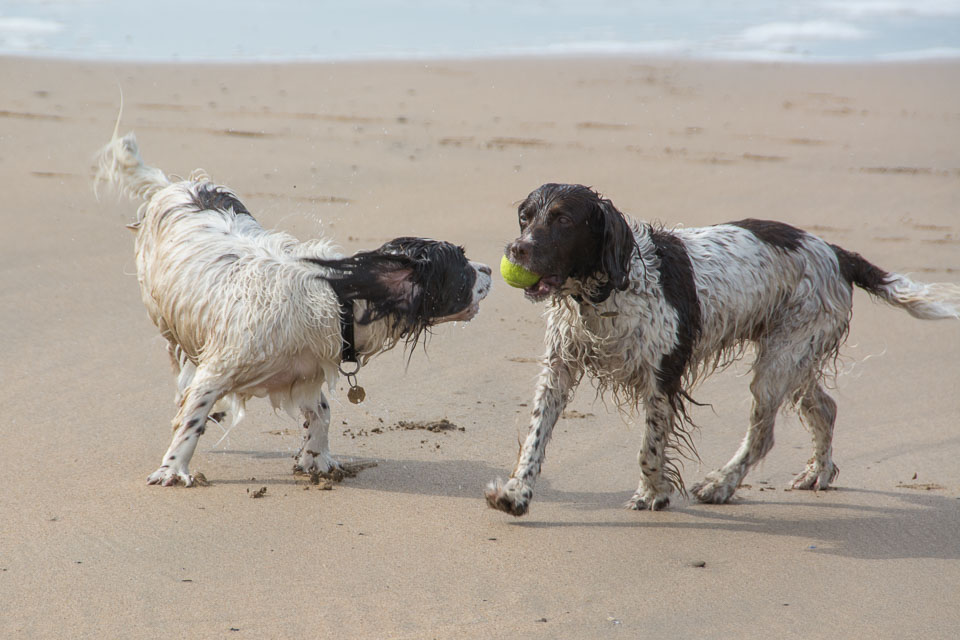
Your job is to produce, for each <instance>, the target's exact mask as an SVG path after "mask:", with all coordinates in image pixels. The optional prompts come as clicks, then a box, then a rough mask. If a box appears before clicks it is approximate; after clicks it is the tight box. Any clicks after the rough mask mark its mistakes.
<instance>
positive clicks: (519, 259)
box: [507, 239, 533, 263]
mask: <svg viewBox="0 0 960 640" xmlns="http://www.w3.org/2000/svg"><path fill="white" fill-rule="evenodd" d="M532 249H533V244H532V243H530V242H529V241H527V240H523V239H517V240H514V241H513V242H511V243H510V244H508V245H507V257H508V258H510V260H511V261H513V262H516V263H524V262H526V261H527V260H528V259H529V258H530V253H531V251H532Z"/></svg>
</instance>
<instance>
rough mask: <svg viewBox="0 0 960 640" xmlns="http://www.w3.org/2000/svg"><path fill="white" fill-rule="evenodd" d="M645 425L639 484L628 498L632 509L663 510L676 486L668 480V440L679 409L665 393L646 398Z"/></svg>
mask: <svg viewBox="0 0 960 640" xmlns="http://www.w3.org/2000/svg"><path fill="white" fill-rule="evenodd" d="M646 413H647V417H646V425H645V428H644V431H643V438H642V439H641V442H640V453H639V454H637V462H639V463H640V485H639V486H638V487H637V491H636V493H634V494H633V497H632V498H630V500H629V501H628V502H627V504H626V506H627V508H629V509H635V510H637V511H645V510H647V509H649V510H650V511H660V510H661V509H666V508H667V507H668V506H669V505H670V494H671V493H673V486H672V485H671V484H670V482H669V480H668V475H669V471H668V468H667V467H668V465H670V464H671V463H670V461H669V460H668V458H667V455H666V449H667V444H668V442H669V440H670V438H671V435H672V434H673V425H674V423H675V421H676V412H675V411H674V409H673V406H672V405H671V404H670V400H669V399H668V398H666V397H665V396H660V395H657V396H653V397H651V398H648V399H647V401H646Z"/></svg>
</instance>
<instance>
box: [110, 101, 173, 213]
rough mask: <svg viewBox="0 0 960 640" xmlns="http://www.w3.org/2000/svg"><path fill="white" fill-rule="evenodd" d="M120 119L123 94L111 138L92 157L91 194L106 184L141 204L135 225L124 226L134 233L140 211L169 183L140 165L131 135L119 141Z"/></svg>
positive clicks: (160, 172) (138, 149)
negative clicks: (94, 162)
mask: <svg viewBox="0 0 960 640" xmlns="http://www.w3.org/2000/svg"><path fill="white" fill-rule="evenodd" d="M122 116H123V93H121V94H120V112H119V113H118V114H117V123H116V124H115V125H114V127H113V136H112V137H111V138H110V142H108V143H107V144H106V146H105V147H103V149H101V150H100V153H98V154H97V156H96V159H97V175H96V176H95V177H94V180H93V193H94V195H97V187H98V186H99V185H100V183H101V182H106V183H107V184H110V185H112V186H115V187H116V188H117V189H119V191H120V192H121V193H124V194H126V195H127V196H129V197H130V198H133V199H139V200H143V203H144V204H142V205H141V206H140V209H138V210H137V221H136V222H135V223H134V224H132V225H128V226H129V227H130V228H131V229H136V228H137V227H138V226H139V225H140V219H141V216H142V214H143V207H144V206H145V205H146V203H147V202H148V201H149V200H150V198H152V197H153V194H155V193H156V192H157V191H160V190H161V189H163V188H164V187H166V186H168V185H170V179H169V178H167V176H166V175H164V173H163V171H161V170H160V169H156V168H154V167H148V166H147V165H145V164H144V163H143V158H141V157H140V147H138V146H137V138H136V136H134V135H133V133H132V132H131V133H128V134H127V135H125V136H123V137H122V138H121V137H120V135H119V132H120V118H121V117H122Z"/></svg>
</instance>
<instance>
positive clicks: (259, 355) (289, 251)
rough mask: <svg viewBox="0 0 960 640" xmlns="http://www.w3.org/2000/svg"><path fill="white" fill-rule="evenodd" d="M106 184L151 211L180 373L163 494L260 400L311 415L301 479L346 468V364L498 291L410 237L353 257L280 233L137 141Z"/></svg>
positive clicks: (103, 163)
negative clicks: (339, 411)
mask: <svg viewBox="0 0 960 640" xmlns="http://www.w3.org/2000/svg"><path fill="white" fill-rule="evenodd" d="M99 181H107V182H109V183H112V184H115V185H117V186H119V188H120V189H121V190H122V191H123V192H126V193H127V194H129V195H131V196H132V197H136V198H139V199H141V200H142V201H143V202H142V204H141V205H140V207H139V209H138V211H137V219H136V221H135V222H134V223H133V224H131V225H129V227H130V228H131V229H132V230H133V231H134V233H135V234H136V262H137V278H138V280H139V282H140V292H141V297H142V299H143V302H144V305H145V306H146V308H147V312H148V314H149V315H150V318H151V320H153V322H154V324H155V325H156V326H157V328H158V329H159V330H160V334H161V335H162V336H163V337H164V338H165V339H166V341H167V349H168V352H169V354H170V356H171V359H172V361H173V364H174V368H175V371H176V373H177V394H176V402H177V405H178V411H177V414H176V416H175V417H174V419H173V441H172V442H171V443H170V446H169V448H168V449H167V452H166V454H165V455H164V456H163V460H162V463H161V465H160V467H159V468H158V469H157V470H156V471H154V472H153V473H152V474H150V476H149V477H148V478H147V482H148V483H149V484H159V485H164V486H170V485H176V484H183V485H185V486H190V485H192V484H193V483H194V477H193V476H192V475H190V472H189V469H188V464H189V462H190V458H191V456H192V455H193V452H194V450H195V448H196V446H197V441H198V439H199V437H200V435H201V434H203V432H204V430H205V427H206V423H207V421H208V420H220V419H222V418H223V416H224V413H225V411H224V409H226V408H229V409H230V411H231V412H232V413H233V414H234V422H236V421H238V420H239V419H240V417H241V415H242V413H243V407H244V404H245V402H246V401H247V400H248V399H249V398H251V397H255V396H258V397H263V396H269V398H270V401H271V403H272V404H273V406H274V407H275V408H283V409H284V410H286V411H287V412H288V413H291V414H294V413H295V412H297V411H299V412H300V413H302V415H303V419H304V423H303V426H304V433H303V446H302V447H301V450H300V452H299V454H298V455H297V456H296V463H295V466H294V470H295V471H298V472H305V473H311V474H312V473H330V472H332V471H335V470H337V469H339V468H340V467H341V465H340V464H339V463H338V462H337V461H336V460H335V459H334V458H333V457H332V456H331V455H330V451H329V447H328V434H327V432H328V429H329V425H330V405H329V403H328V401H327V398H326V396H325V394H324V391H323V387H324V386H325V385H326V386H328V387H329V388H330V390H333V388H334V384H335V383H336V381H337V379H338V373H346V372H344V371H343V369H341V365H342V364H343V363H345V362H353V363H356V364H355V366H356V367H357V368H359V367H360V366H362V365H365V364H366V363H367V362H368V361H369V360H370V358H372V357H373V356H375V355H376V354H378V353H382V352H383V351H386V350H388V349H391V348H392V347H394V346H395V345H397V344H398V343H399V342H405V343H406V344H407V346H408V348H410V349H411V350H412V349H413V348H414V347H415V346H416V344H417V343H418V341H419V340H420V339H421V338H422V337H423V336H424V334H425V332H428V331H429V330H430V328H431V327H433V326H434V325H437V324H440V323H443V322H452V321H464V322H465V321H469V320H470V319H471V318H473V317H474V316H475V315H476V313H477V311H478V309H479V304H480V301H481V300H483V298H484V297H485V296H486V295H487V293H488V292H489V290H490V284H491V278H490V268H489V267H487V266H486V265H483V264H479V263H476V262H471V261H469V260H468V259H467V258H466V256H465V255H464V251H463V249H462V248H461V247H458V246H455V245H452V244H450V243H447V242H438V241H434V240H428V239H424V238H411V237H403V238H397V239H395V240H392V241H390V242H387V243H386V244H384V245H383V246H381V247H380V248H378V249H376V250H373V251H362V252H360V253H357V254H355V255H353V256H342V255H340V254H339V252H338V251H337V250H336V249H335V247H334V245H333V243H332V242H331V241H330V240H329V239H318V240H311V241H307V242H300V241H299V240H297V239H296V238H294V237H293V236H291V235H289V234H286V233H282V232H279V231H269V230H266V229H264V228H263V227H261V226H260V225H259V224H258V223H257V221H256V220H254V218H253V216H252V215H251V214H250V212H249V211H248V210H247V208H246V207H245V206H244V205H243V204H242V203H241V202H240V200H239V198H237V196H236V195H235V194H234V193H233V192H232V191H231V190H230V189H228V188H226V187H223V186H219V185H216V184H214V183H213V182H211V181H210V180H209V178H207V176H206V175H204V174H203V173H202V172H194V174H193V175H191V176H190V177H189V178H188V179H186V180H176V179H171V178H169V177H167V176H166V175H165V174H164V173H163V172H162V171H160V170H159V169H155V168H152V167H148V166H146V165H145V164H144V163H143V160H142V159H141V157H140V151H139V148H138V146H137V143H136V139H135V138H134V137H133V135H132V134H130V135H127V136H125V137H123V138H120V137H117V136H116V134H114V138H113V139H112V140H111V141H110V143H109V144H107V145H106V146H105V147H104V149H103V150H102V151H101V153H100V156H99V172H98V182H99ZM349 366H351V365H348V367H349ZM354 373H355V371H353V372H350V373H349V374H347V375H348V380H349V379H351V376H352V375H353V374H354ZM357 388H358V387H356V386H354V387H353V389H352V390H356V389H357ZM215 406H217V407H218V408H217V409H216V410H215V409H214V407H215Z"/></svg>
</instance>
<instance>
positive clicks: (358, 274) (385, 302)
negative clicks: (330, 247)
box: [306, 251, 419, 324]
mask: <svg viewBox="0 0 960 640" xmlns="http://www.w3.org/2000/svg"><path fill="white" fill-rule="evenodd" d="M306 260H307V261H309V262H313V263H314V264H318V265H320V266H322V267H326V268H328V269H331V271H332V272H331V273H329V274H325V275H324V276H322V277H323V278H324V279H326V280H327V281H328V282H330V286H332V287H333V290H334V292H336V294H337V297H338V298H340V300H341V301H344V302H346V301H350V300H366V301H367V302H368V303H369V304H368V306H367V311H366V313H365V314H364V316H363V317H362V318H360V319H358V321H359V322H360V323H361V324H366V323H368V322H371V321H373V320H377V319H379V318H382V317H384V316H388V315H393V316H394V317H396V318H397V319H400V318H403V319H406V318H407V317H408V316H410V315H411V314H412V313H414V310H415V308H416V304H417V300H416V298H417V296H418V295H419V292H418V290H419V288H418V287H417V286H416V285H415V283H414V275H415V273H416V262H415V261H414V260H412V259H410V258H408V257H406V256H403V255H395V254H383V253H379V252H376V251H363V252H360V253H358V254H356V255H354V256H351V257H349V258H341V259H339V260H324V259H321V258H307V259H306Z"/></svg>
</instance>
